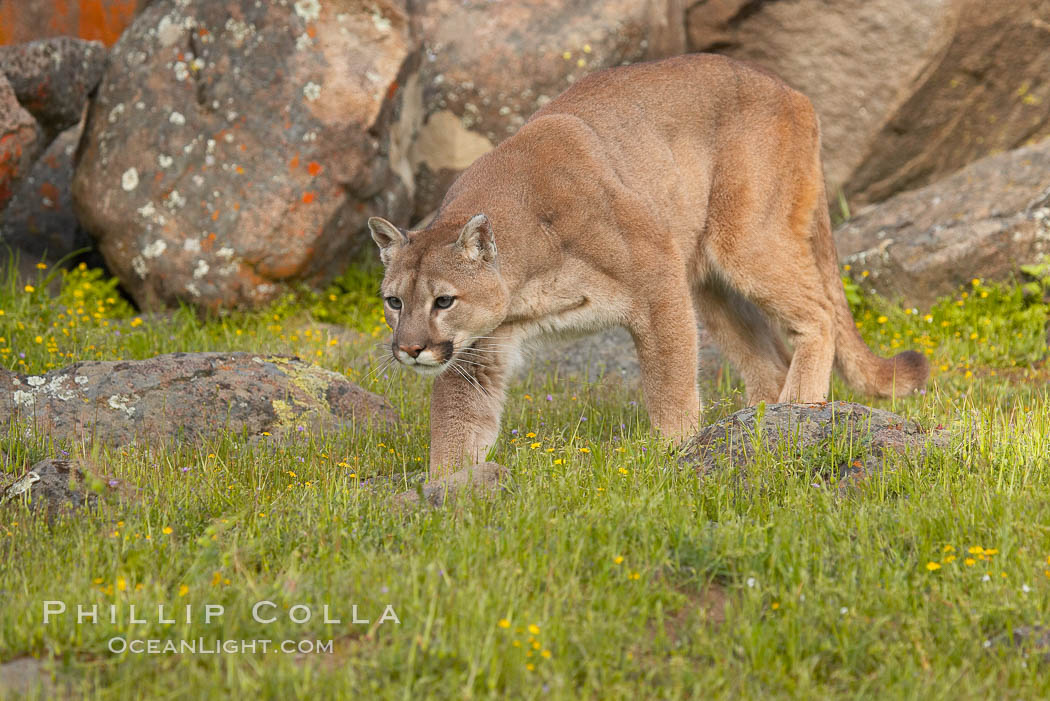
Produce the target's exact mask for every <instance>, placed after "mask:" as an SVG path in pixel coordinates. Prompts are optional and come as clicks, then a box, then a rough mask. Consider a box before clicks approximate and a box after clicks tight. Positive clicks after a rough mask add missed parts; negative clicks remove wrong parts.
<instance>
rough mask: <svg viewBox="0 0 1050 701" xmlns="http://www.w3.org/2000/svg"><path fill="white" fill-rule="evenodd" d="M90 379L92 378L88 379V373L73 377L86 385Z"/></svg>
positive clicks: (80, 383) (78, 382) (76, 381)
mask: <svg viewBox="0 0 1050 701" xmlns="http://www.w3.org/2000/svg"><path fill="white" fill-rule="evenodd" d="M90 381H91V380H90V379H88V377H87V375H74V377H73V382H75V383H77V384H78V385H86V384H87V383H88V382H90Z"/></svg>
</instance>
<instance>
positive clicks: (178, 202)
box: [164, 190, 186, 211]
mask: <svg viewBox="0 0 1050 701" xmlns="http://www.w3.org/2000/svg"><path fill="white" fill-rule="evenodd" d="M164 204H166V205H167V206H168V209H170V210H172V211H174V210H176V209H179V208H180V207H184V206H185V205H186V198H185V197H183V196H182V195H180V194H179V191H178V190H172V191H171V193H170V194H169V195H168V196H167V198H165V202H164Z"/></svg>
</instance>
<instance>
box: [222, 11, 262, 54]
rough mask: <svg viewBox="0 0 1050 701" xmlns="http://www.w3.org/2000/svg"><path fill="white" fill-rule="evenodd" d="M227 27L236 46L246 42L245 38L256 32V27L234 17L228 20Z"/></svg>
mask: <svg viewBox="0 0 1050 701" xmlns="http://www.w3.org/2000/svg"><path fill="white" fill-rule="evenodd" d="M225 29H226V32H227V33H228V34H229V35H230V39H232V40H233V41H232V43H233V45H234V46H235V47H240V46H241V45H242V44H244V41H245V39H247V38H248V37H250V36H251V35H253V34H255V27H253V26H252V25H250V24H247V23H246V22H242V21H241V20H239V19H234V18H233V17H231V18H230V19H228V20H226V27H225Z"/></svg>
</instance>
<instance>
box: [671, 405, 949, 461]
mask: <svg viewBox="0 0 1050 701" xmlns="http://www.w3.org/2000/svg"><path fill="white" fill-rule="evenodd" d="M833 442H838V445H840V446H841V445H846V446H849V447H850V448H849V450H850V453H851V454H852V456H853V460H852V462H849V461H847V458H848V457H849V456H843V457H842V458H840V459H841V462H840V463H839V464H821V465H818V466H817V467H819V468H820V470H821V472H822V473H824V474H825V475H827V476H834V477H836V478H841V477H846V476H854V477H855V476H861V475H864V474H872V473H875V472H878V471H879V470H881V469H882V465H883V461H884V459H885V457H886V455H887V453H888V452H893V453H896V454H898V455H912V456H921V455H922V454H924V452H925V451H926V450H927V449H928V448H929V447H931V446H933V447H936V448H941V449H943V448H945V447H947V445H948V436H947V433H946V432H944V431H941V430H933V431H927V430H925V429H924V428H923V427H922V426H920V425H919V424H918V423H916V422H915V421H912V420H910V419H905V418H902V417H900V416H898V415H897V414H894V413H891V412H889V411H884V410H882V409H873V408H871V407H867V406H864V405H862V404H855V403H853V402H842V401H839V402H830V403H823V404H769V405H766V406H764V407H762V408H759V407H749V408H747V409H742V410H740V411H738V412H736V413H734V414H731V415H730V416H727V417H726V418H724V419H722V420H721V421H718V422H716V423H714V424H711V425H710V426H706V427H705V428H703V429H701V430H700V432H699V433H698V434H697V435H696V436H694V437H693V438H691V439H690V440H689V441H687V442H686V443H685V444H684V445H683V446H682V449H681V450H682V455H681V457H680V458H679V461H680V463H681V464H682V465H686V466H689V467H691V468H695V469H696V470H697V471H698V472H699V473H700V474H701V475H704V474H707V473H709V472H712V471H713V470H716V469H722V468H731V469H741V468H746V467H747V466H748V465H750V464H751V463H752V462H753V460H754V456H755V454H756V452H757V451H759V450H761V451H764V452H770V453H773V454H783V455H785V456H786V457H801V456H804V455H814V456H815V455H817V454H818V453H820V455H821V456H822V457H823V456H825V455H826V454H827V453H826V449H829V448H831V447H832V444H833ZM782 451H783V452H782ZM840 452H841V448H840Z"/></svg>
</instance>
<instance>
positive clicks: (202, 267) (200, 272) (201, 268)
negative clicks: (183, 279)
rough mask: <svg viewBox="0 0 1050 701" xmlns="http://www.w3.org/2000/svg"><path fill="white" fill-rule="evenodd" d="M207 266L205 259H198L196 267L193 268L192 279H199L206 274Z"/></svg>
mask: <svg viewBox="0 0 1050 701" xmlns="http://www.w3.org/2000/svg"><path fill="white" fill-rule="evenodd" d="M209 269H210V268H209V266H208V263H207V261H205V260H198V261H197V267H195V268H194V269H193V279H194V280H200V279H201V278H202V277H204V276H205V275H207V274H208V270H209Z"/></svg>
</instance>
